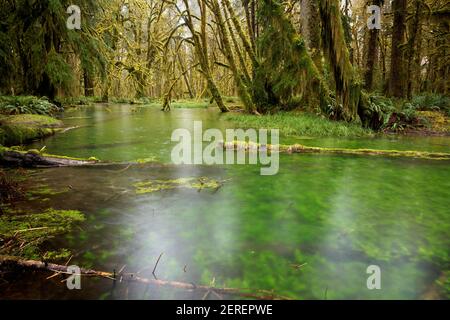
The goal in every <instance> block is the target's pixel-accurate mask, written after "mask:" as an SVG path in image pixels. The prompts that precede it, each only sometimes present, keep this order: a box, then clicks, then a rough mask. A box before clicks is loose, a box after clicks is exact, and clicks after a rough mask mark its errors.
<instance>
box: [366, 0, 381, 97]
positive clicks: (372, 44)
mask: <svg viewBox="0 0 450 320" xmlns="http://www.w3.org/2000/svg"><path fill="white" fill-rule="evenodd" d="M371 4H372V5H375V6H379V7H381V5H382V0H372V1H371ZM367 33H368V42H367V50H366V53H367V60H366V66H365V67H366V68H365V72H364V80H365V89H366V90H368V91H370V90H372V88H373V78H374V74H375V66H376V65H377V62H378V36H379V34H380V30H378V29H372V30H368V32H367Z"/></svg>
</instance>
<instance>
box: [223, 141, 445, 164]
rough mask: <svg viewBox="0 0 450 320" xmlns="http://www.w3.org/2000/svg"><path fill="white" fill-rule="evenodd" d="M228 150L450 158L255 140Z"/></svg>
mask: <svg viewBox="0 0 450 320" xmlns="http://www.w3.org/2000/svg"><path fill="white" fill-rule="evenodd" d="M223 148H224V149H226V150H245V151H258V150H269V151H278V152H280V153H288V154H289V153H323V154H348V155H364V156H384V157H405V158H417V159H429V160H450V153H438V152H423V151H398V150H376V149H344V148H320V147H307V146H304V145H301V144H294V145H270V144H269V145H260V144H258V143H254V142H242V141H234V142H226V143H223Z"/></svg>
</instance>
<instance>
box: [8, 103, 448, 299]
mask: <svg viewBox="0 0 450 320" xmlns="http://www.w3.org/2000/svg"><path fill="white" fill-rule="evenodd" d="M133 108H134V107H132V106H109V109H105V107H103V106H97V107H95V108H83V109H80V110H75V111H72V112H69V113H66V114H65V115H64V119H63V120H64V122H65V123H66V125H68V126H82V127H81V128H78V129H75V130H72V131H68V132H66V133H64V134H59V135H56V136H55V137H52V138H50V139H47V140H46V141H43V142H40V143H37V144H35V145H33V147H42V146H44V145H45V146H47V151H48V152H49V153H56V154H65V155H71V156H80V157H89V156H95V157H97V158H100V159H103V160H111V161H130V160H134V159H142V158H152V159H155V160H157V161H159V162H162V163H168V162H169V156H170V151H171V148H172V146H173V144H172V143H171V142H170V136H171V133H172V130H174V129H177V128H180V127H185V128H189V129H191V128H192V123H193V121H194V120H202V121H203V124H204V127H205V128H208V127H217V128H220V129H224V128H226V127H232V124H230V123H225V122H224V121H221V120H220V115H219V114H218V113H217V112H216V110H196V109H177V110H174V111H172V112H171V113H163V112H160V111H159V110H157V109H151V108H150V109H138V110H132V109H133ZM132 111H137V112H132ZM293 140H295V141H297V142H298V141H301V142H302V143H304V144H310V145H323V146H339V147H342V146H344V147H360V146H364V147H371V148H380V149H415V150H427V151H446V152H449V151H450V148H449V145H450V140H449V138H384V139H380V138H373V139H365V140H356V139H355V140H333V139H294V138H282V139H281V143H287V142H291V141H293ZM124 168H126V167H125V166H117V167H105V168H103V167H96V168H58V169H49V170H45V171H38V172H36V173H34V174H33V179H36V180H40V181H41V182H42V181H43V182H45V183H46V184H48V185H49V186H50V187H52V188H54V189H63V188H67V186H68V185H70V187H71V189H70V191H69V192H67V193H64V194H59V195H54V196H51V197H50V200H49V201H47V203H45V206H52V207H54V208H55V209H78V210H81V211H82V212H84V213H85V214H86V216H87V221H86V223H84V224H83V225H81V226H80V229H76V230H74V231H73V232H72V233H71V234H69V235H67V236H64V237H61V238H60V239H55V240H54V241H53V242H52V243H51V246H54V247H55V248H57V247H59V246H62V247H67V248H69V249H71V250H72V251H73V252H75V257H74V258H73V260H72V261H71V263H73V264H79V265H82V266H86V267H92V268H95V269H99V270H109V271H111V270H113V269H116V270H119V269H121V267H122V266H123V265H126V270H128V271H129V272H136V271H139V270H142V272H141V275H142V276H145V277H152V275H151V271H152V269H153V266H154V264H155V262H156V259H157V258H158V256H159V255H160V254H161V253H162V252H164V254H163V256H162V258H161V261H160V263H159V264H158V268H157V272H156V274H157V277H158V278H160V279H170V280H177V281H185V282H193V283H197V284H205V285H208V284H210V283H212V282H213V283H214V284H215V285H216V286H228V287H241V288H242V287H244V288H254V289H267V290H272V289H274V290H275V291H276V292H277V293H278V294H281V295H286V296H289V297H291V298H295V299H324V298H328V299H380V298H382V299H421V298H427V297H430V296H431V297H441V298H446V297H447V296H448V294H449V292H448V291H445V289H442V287H440V286H438V285H436V281H437V280H438V279H439V280H440V281H441V282H442V281H443V280H444V281H445V280H447V281H448V278H447V275H448V271H449V268H448V266H449V258H448V255H449V247H450V246H449V245H450V243H449V242H450V240H449V235H448V232H449V227H450V216H449V204H450V203H449V192H448V190H449V187H450V170H449V162H444V161H424V160H415V159H400V158H399V159H390V158H383V157H349V156H329V155H282V156H281V159H280V172H279V173H278V175H275V176H261V175H260V171H259V169H260V168H259V167H258V166H249V165H246V166H242V165H241V166H238V165H235V166H171V165H164V166H162V165H155V164H147V165H139V166H132V167H130V168H128V169H126V170H124ZM181 177H211V178H214V179H218V180H221V181H225V183H224V185H223V186H222V187H221V188H220V189H219V190H215V191H213V190H200V191H199V190H193V189H173V190H164V191H160V192H155V193H150V194H145V195H137V194H136V193H135V188H134V187H133V184H135V183H137V182H142V181H148V180H154V179H177V178H181ZM36 205H38V204H36ZM39 205H42V204H39ZM298 265H303V266H302V267H301V268H296V266H298ZM369 265H378V266H380V268H381V286H382V287H381V290H368V289H367V286H366V280H367V277H368V276H369V275H368V274H366V269H367V267H368V266H369ZM445 272H447V274H445ZM55 281H56V280H55ZM33 282H39V283H40V284H39V286H40V288H41V289H40V290H36V289H35V287H33V286H29V283H33ZM82 287H83V290H79V291H76V292H74V291H68V290H67V289H65V288H62V289H61V285H59V286H57V285H56V284H52V282H51V281H49V280H45V279H33V280H31V279H28V280H27V281H25V280H24V283H22V284H20V283H19V284H17V286H15V287H14V289H11V290H12V291H9V292H8V293H6V295H7V296H9V297H28V298H30V297H31V298H37V297H38V298H59V299H62V298H89V299H98V298H102V299H107V298H117V299H125V298H137V299H142V298H146V299H172V298H185V299H190V298H193V299H194V298H197V299H199V298H202V295H200V296H199V295H198V293H196V292H181V291H179V290H172V289H170V290H169V289H156V288H152V289H150V290H147V289H146V288H145V287H143V286H142V285H138V284H133V285H130V286H125V285H123V284H117V285H116V286H114V287H112V285H111V282H110V281H108V280H93V279H89V280H84V279H83V283H82ZM447 287H448V285H447ZM18 288H19V289H20V290H19V289H18ZM33 288H34V289H33ZM42 288H45V290H44V289H42ZM14 290H15V291H14ZM447 290H448V289H447ZM19 292H20V293H19ZM0 295H1V294H0ZM212 298H214V297H212Z"/></svg>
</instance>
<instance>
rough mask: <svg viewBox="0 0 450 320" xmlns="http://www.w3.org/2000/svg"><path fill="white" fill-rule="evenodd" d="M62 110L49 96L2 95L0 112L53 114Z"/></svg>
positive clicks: (11, 113) (10, 113) (8, 113)
mask: <svg viewBox="0 0 450 320" xmlns="http://www.w3.org/2000/svg"><path fill="white" fill-rule="evenodd" d="M58 111H60V110H59V108H58V106H56V105H55V104H54V103H52V102H50V101H48V99H47V98H45V97H44V98H37V97H33V96H3V97H0V113H1V114H7V115H16V114H39V115H52V114H54V113H56V112H58Z"/></svg>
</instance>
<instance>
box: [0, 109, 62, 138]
mask: <svg viewBox="0 0 450 320" xmlns="http://www.w3.org/2000/svg"><path fill="white" fill-rule="evenodd" d="M0 126H1V129H2V131H3V133H0V141H2V142H3V143H2V144H5V145H16V144H23V143H26V142H28V141H31V140H34V139H41V138H44V137H47V136H49V135H53V134H54V133H55V132H57V131H58V128H59V127H61V126H62V122H61V121H59V120H57V119H54V118H52V117H48V116H42V115H35V114H20V115H13V116H3V117H2V118H1V119H0Z"/></svg>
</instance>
